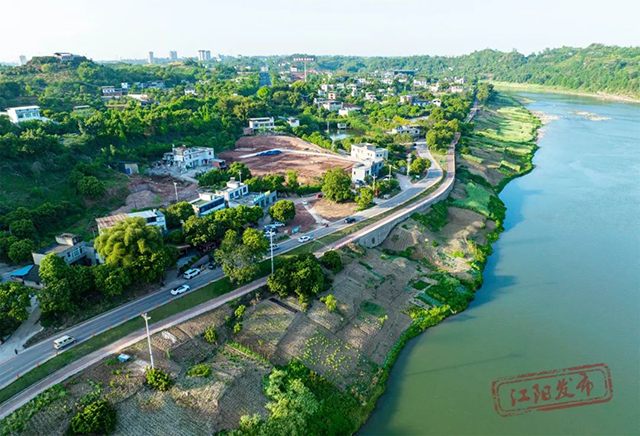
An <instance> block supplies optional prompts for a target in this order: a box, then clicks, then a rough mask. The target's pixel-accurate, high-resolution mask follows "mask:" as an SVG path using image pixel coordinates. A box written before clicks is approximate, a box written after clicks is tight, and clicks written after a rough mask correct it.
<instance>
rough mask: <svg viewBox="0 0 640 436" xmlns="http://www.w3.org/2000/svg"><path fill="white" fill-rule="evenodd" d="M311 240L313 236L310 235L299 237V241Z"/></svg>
mask: <svg viewBox="0 0 640 436" xmlns="http://www.w3.org/2000/svg"><path fill="white" fill-rule="evenodd" d="M310 240H311V237H310V236H306V235H305V236H300V237H299V238H298V242H309V241H310Z"/></svg>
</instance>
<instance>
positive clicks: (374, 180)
mask: <svg viewBox="0 0 640 436" xmlns="http://www.w3.org/2000/svg"><path fill="white" fill-rule="evenodd" d="M376 177H378V176H377V175H375V174H374V175H373V196H374V197H375V195H376Z"/></svg>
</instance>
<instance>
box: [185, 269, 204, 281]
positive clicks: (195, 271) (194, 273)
mask: <svg viewBox="0 0 640 436" xmlns="http://www.w3.org/2000/svg"><path fill="white" fill-rule="evenodd" d="M198 274H200V270H199V269H198V268H191V269H188V270H186V271H185V272H184V274H182V277H184V278H185V279H192V278H194V277H195V276H197V275H198Z"/></svg>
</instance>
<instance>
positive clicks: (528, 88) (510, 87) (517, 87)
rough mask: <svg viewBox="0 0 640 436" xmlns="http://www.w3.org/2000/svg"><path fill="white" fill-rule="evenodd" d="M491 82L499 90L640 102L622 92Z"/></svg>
mask: <svg viewBox="0 0 640 436" xmlns="http://www.w3.org/2000/svg"><path fill="white" fill-rule="evenodd" d="M488 83H491V84H492V85H493V86H494V88H495V89H496V90H497V91H525V92H534V93H535V92H538V93H546V94H565V95H577V96H580V97H594V98H598V99H601V100H607V101H619V102H623V103H640V98H638V97H632V96H628V95H621V94H608V93H606V92H586V91H576V90H572V89H566V88H561V87H559V86H546V85H536V84H533V83H512V82H494V81H488Z"/></svg>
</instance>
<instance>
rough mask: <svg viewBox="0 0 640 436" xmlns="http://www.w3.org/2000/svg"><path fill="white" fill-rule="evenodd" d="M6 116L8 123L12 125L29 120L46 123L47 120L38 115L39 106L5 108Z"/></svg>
mask: <svg viewBox="0 0 640 436" xmlns="http://www.w3.org/2000/svg"><path fill="white" fill-rule="evenodd" d="M7 115H8V116H9V121H11V122H12V123H14V124H18V123H22V122H23V121H31V120H39V121H48V118H45V117H43V116H41V115H40V106H17V107H10V108H7Z"/></svg>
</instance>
